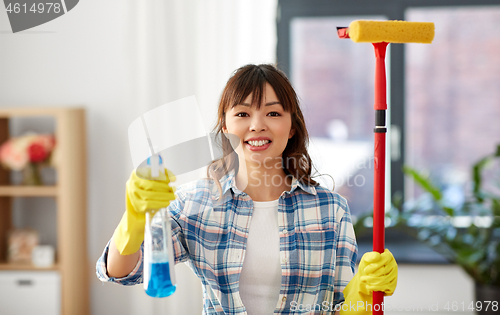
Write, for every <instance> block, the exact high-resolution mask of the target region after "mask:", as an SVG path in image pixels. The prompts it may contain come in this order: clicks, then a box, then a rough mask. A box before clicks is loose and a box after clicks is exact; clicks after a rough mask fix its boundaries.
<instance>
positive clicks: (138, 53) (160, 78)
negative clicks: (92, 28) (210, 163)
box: [129, 0, 277, 129]
mask: <svg viewBox="0 0 500 315" xmlns="http://www.w3.org/2000/svg"><path fill="white" fill-rule="evenodd" d="M276 12H277V0H168V1H165V0H163V1H160V0H153V1H132V6H131V11H130V20H131V23H130V25H131V29H130V34H131V36H134V38H135V40H133V41H131V43H132V47H130V49H129V51H130V52H131V55H130V57H131V62H133V63H134V64H135V65H136V66H135V67H134V70H133V71H134V74H133V77H134V79H135V82H134V84H133V86H135V87H136V89H135V91H137V92H136V93H135V94H136V95H135V98H136V99H135V101H136V102H137V104H138V106H139V107H138V108H139V109H140V110H141V111H142V112H144V111H146V110H149V109H152V108H155V107H157V106H159V105H162V104H165V103H167V102H170V101H173V100H176V99H179V98H182V97H186V96H190V95H195V96H196V97H197V99H198V103H199V105H200V108H201V111H202V115H203V117H205V118H206V121H205V124H206V128H207V129H211V127H212V125H213V123H214V122H215V121H214V119H215V117H216V116H215V115H216V109H217V102H218V99H219V96H220V93H221V91H222V89H223V87H224V85H225V83H226V81H227V79H228V78H229V76H230V75H231V73H232V72H233V71H234V70H236V69H237V68H238V67H240V66H242V65H245V64H247V63H275V62H276Z"/></svg>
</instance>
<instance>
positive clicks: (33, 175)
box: [22, 163, 43, 186]
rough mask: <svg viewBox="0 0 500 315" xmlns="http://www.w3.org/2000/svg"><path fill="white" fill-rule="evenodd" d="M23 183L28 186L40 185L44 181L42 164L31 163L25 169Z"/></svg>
mask: <svg viewBox="0 0 500 315" xmlns="http://www.w3.org/2000/svg"><path fill="white" fill-rule="evenodd" d="M22 184H23V185H26V186H40V185H43V183H42V175H41V172H40V166H39V165H38V164H36V163H29V164H28V165H27V166H26V167H25V168H24V169H23V182H22Z"/></svg>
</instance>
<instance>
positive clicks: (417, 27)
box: [349, 20, 434, 44]
mask: <svg viewBox="0 0 500 315" xmlns="http://www.w3.org/2000/svg"><path fill="white" fill-rule="evenodd" d="M349 37H350V38H351V39H352V41H353V42H356V43H379V42H388V43H422V44H430V43H432V40H433V39H434V23H432V22H407V21H365V20H357V21H353V22H351V24H350V25H349Z"/></svg>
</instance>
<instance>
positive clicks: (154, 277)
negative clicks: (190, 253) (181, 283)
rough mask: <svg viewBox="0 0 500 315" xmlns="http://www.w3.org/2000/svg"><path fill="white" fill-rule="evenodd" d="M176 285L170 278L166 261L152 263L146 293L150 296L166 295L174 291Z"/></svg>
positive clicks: (159, 296)
mask: <svg viewBox="0 0 500 315" xmlns="http://www.w3.org/2000/svg"><path fill="white" fill-rule="evenodd" d="M175 288H176V285H172V280H171V279H170V266H169V263H168V262H160V263H152V264H151V277H150V279H149V282H148V288H147V289H146V294H147V295H149V296H151V297H158V298H162V297H167V296H169V295H171V294H172V293H174V292H175Z"/></svg>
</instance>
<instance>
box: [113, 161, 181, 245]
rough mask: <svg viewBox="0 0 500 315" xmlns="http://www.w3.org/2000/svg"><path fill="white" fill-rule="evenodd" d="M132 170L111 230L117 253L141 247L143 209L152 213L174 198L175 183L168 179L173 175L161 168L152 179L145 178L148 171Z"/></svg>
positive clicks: (144, 221) (144, 219) (144, 217)
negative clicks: (119, 213) (120, 212)
mask: <svg viewBox="0 0 500 315" xmlns="http://www.w3.org/2000/svg"><path fill="white" fill-rule="evenodd" d="M140 175H141V177H139V176H138V175H137V173H136V171H135V170H134V171H133V172H132V174H131V175H130V178H129V180H128V181H127V185H126V195H127V200H126V202H127V203H126V210H125V213H124V214H123V216H122V219H121V221H120V223H119V224H118V227H117V228H116V229H115V233H114V234H113V240H114V242H115V245H116V248H117V249H118V251H119V252H120V254H121V255H130V254H133V253H135V252H137V251H138V250H139V249H140V248H141V244H142V242H143V241H144V226H145V224H146V211H151V212H153V214H154V213H155V212H156V211H158V210H159V209H161V208H165V207H167V206H168V205H169V204H170V201H171V200H174V199H175V194H174V191H175V187H170V186H169V183H170V182H173V181H175V176H174V174H172V173H171V172H170V171H168V170H167V169H165V174H164V175H163V174H161V177H160V178H159V179H156V180H148V179H144V178H149V176H148V175H149V174H143V173H141V174H140Z"/></svg>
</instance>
